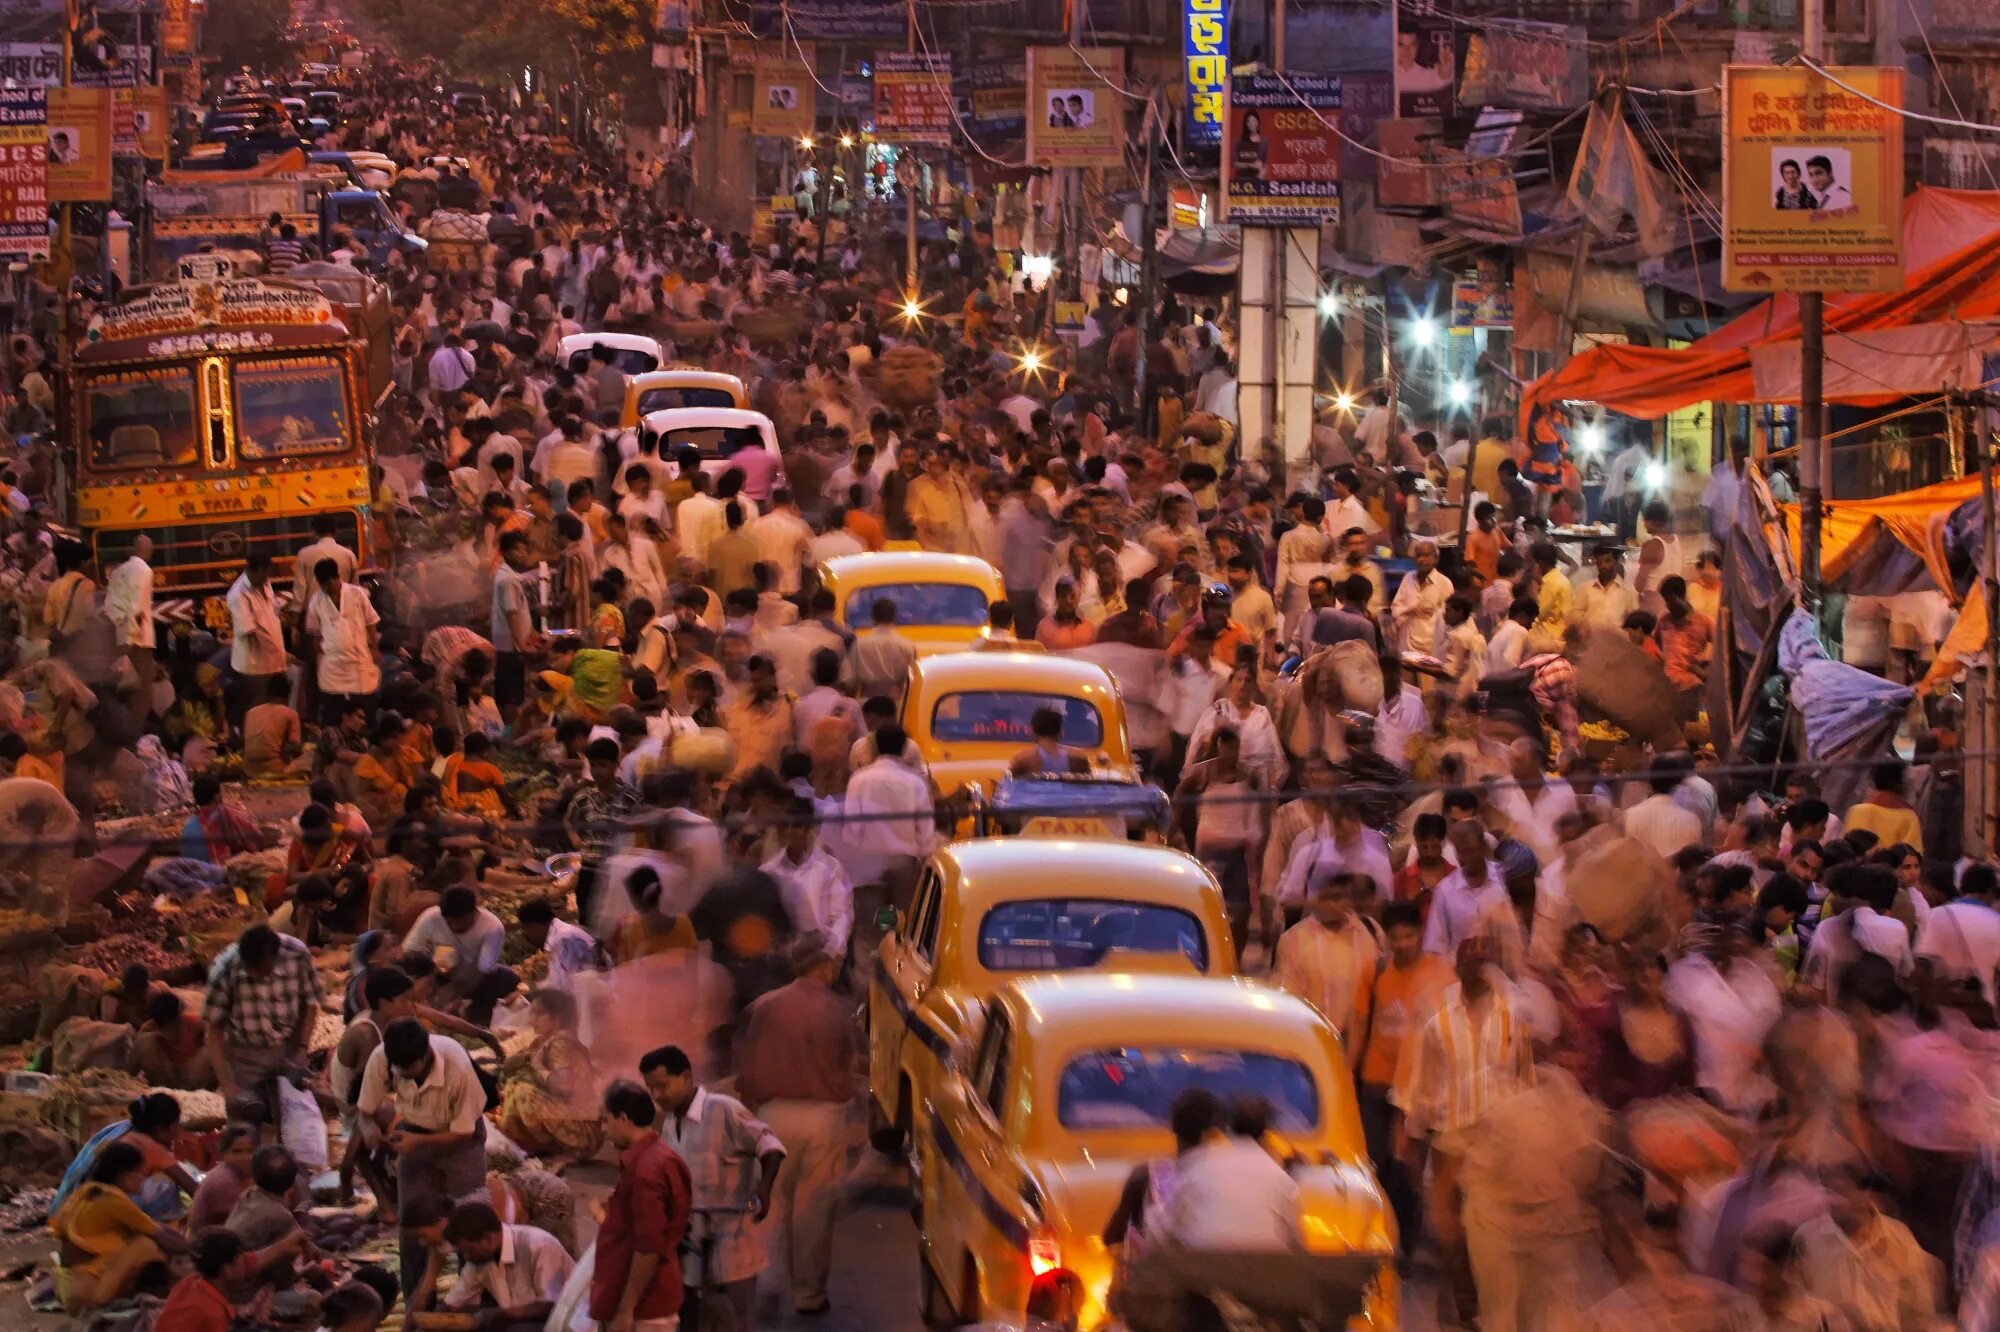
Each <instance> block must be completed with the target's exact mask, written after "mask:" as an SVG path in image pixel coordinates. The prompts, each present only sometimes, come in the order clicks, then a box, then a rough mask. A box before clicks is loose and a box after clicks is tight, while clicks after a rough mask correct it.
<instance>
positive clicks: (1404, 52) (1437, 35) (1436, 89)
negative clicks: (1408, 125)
mask: <svg viewBox="0 0 2000 1332" xmlns="http://www.w3.org/2000/svg"><path fill="white" fill-rule="evenodd" d="M1452 43H1453V32H1452V28H1451V26H1450V25H1449V24H1444V23H1423V22H1411V21H1410V20H1409V19H1408V18H1405V19H1404V20H1403V21H1402V24H1401V26H1400V27H1399V28H1398V29H1397V31H1396V104H1397V108H1398V114H1400V115H1405V116H1443V115H1449V114H1451V110H1452V101H1453V95H1452V88H1453V85H1454V84H1455V83H1456V82H1457V79H1458V61H1457V53H1456V51H1455V50H1454V49H1453V44H1452Z"/></svg>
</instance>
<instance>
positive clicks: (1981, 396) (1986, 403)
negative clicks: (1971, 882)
mask: <svg viewBox="0 0 2000 1332" xmlns="http://www.w3.org/2000/svg"><path fill="white" fill-rule="evenodd" d="M1970 401H1971V404H1972V413H1973V420H1972V430H1973V438H1974V439H1975V440H1977V441H1978V448H1979V497H1980V503H1981V509H1982V516H1983V517H1984V519H1985V527H1986V560H1985V568H1983V569H1982V570H1981V571H1980V573H1981V575H1982V577H1981V578H1980V580H1979V584H1978V586H1979V595H1980V596H1982V597H1984V598H1985V599H1986V686H1985V690H1984V695H1985V696H1984V698H1983V700H1982V701H1981V704H1980V720H1981V721H1983V722H1984V723H1985V726H1984V727H1983V728H1982V729H1983V730H1984V733H1985V744H1984V746H1983V748H1984V749H1985V750H1986V757H1985V758H1984V759H1983V760H1981V763H1980V767H1981V769H1982V771H1981V773H1980V781H1979V793H1980V800H1979V812H1980V815H1981V818H1980V825H1979V834H1980V840H1981V841H1983V842H1984V843H1985V844H1986V845H1988V846H1991V845H1992V844H1993V834H1994V831H1995V829H1996V828H2000V789H1996V783H1995V782H1994V778H1995V776H1996V775H2000V757H1996V756H2000V711H1996V710H1995V709H1994V706H1993V704H1994V688H1993V681H1994V677H1995V676H1996V675H2000V579H1996V570H1995V568H1994V553H1995V545H1996V542H2000V536H1996V534H1995V533H1994V530H1993V528H1994V504H1993V429H1992V423H1991V420H1990V418H1989V416H1988V413H1989V412H1990V411H1991V410H1992V399H1991V398H1990V397H1989V395H1988V394H1987V393H1986V392H1985V391H1984V390H1982V391H1980V392H1978V393H1975V394H1972V395H1971V398H1970Z"/></svg>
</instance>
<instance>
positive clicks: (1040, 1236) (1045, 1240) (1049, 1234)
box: [1028, 1226, 1063, 1276]
mask: <svg viewBox="0 0 2000 1332" xmlns="http://www.w3.org/2000/svg"><path fill="white" fill-rule="evenodd" d="M1062 1265H1063V1264H1062V1245H1061V1244H1060V1243H1059V1242H1058V1241H1057V1240H1056V1233H1055V1231H1053V1230H1050V1229H1049V1228H1048V1227H1047V1226H1043V1227H1041V1228H1039V1229H1037V1230H1035V1231H1034V1232H1032V1233H1031V1234H1030V1235H1029V1236H1028V1271H1029V1273H1030V1274H1032V1275H1034V1276H1040V1275H1042V1273H1044V1272H1053V1271H1055V1270H1056V1269H1057V1268H1058V1267H1061V1266H1062Z"/></svg>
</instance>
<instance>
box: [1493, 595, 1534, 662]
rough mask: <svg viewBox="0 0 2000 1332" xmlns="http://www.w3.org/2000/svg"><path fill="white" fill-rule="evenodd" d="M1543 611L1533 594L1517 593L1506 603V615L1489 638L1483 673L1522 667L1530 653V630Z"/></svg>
mask: <svg viewBox="0 0 2000 1332" xmlns="http://www.w3.org/2000/svg"><path fill="white" fill-rule="evenodd" d="M1541 613H1542V610H1541V607H1540V606H1539V605H1537V604H1536V603H1535V599H1534V598H1533V597H1515V598H1514V600H1513V601H1512V602H1510V603H1509V604H1508V606H1507V618H1506V619H1504V620H1502V621H1501V622H1500V623H1499V625H1498V626H1497V627H1496V628H1495V629H1494V630H1493V637H1491V638H1489V639H1488V640H1486V661H1485V664H1484V668H1483V669H1482V671H1481V672H1480V673H1481V674H1482V675H1497V674H1500V673H1501V672H1503V671H1513V670H1519V669H1520V666H1521V663H1522V661H1524V660H1525V659H1526V658H1527V655H1528V631H1529V630H1530V629H1532V628H1534V627H1535V621H1536V619H1537V618H1539V617H1540V615H1541Z"/></svg>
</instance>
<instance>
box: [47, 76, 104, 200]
mask: <svg viewBox="0 0 2000 1332" xmlns="http://www.w3.org/2000/svg"><path fill="white" fill-rule="evenodd" d="M48 97H49V202H50V203H109V202H110V201H111V89H109V88H50V89H49V90H48Z"/></svg>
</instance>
